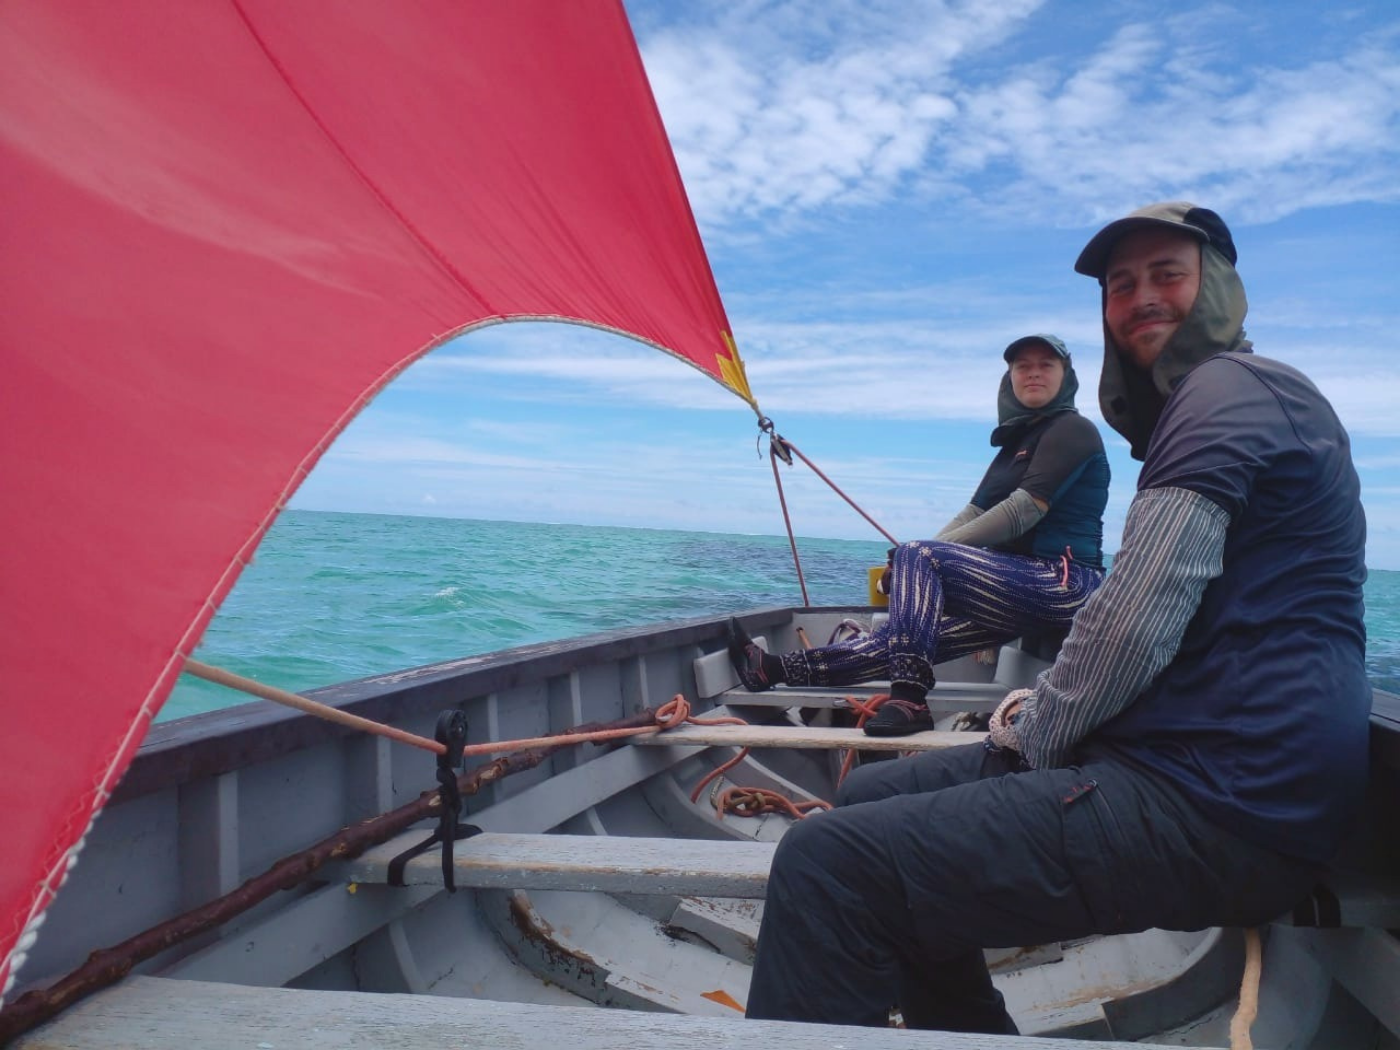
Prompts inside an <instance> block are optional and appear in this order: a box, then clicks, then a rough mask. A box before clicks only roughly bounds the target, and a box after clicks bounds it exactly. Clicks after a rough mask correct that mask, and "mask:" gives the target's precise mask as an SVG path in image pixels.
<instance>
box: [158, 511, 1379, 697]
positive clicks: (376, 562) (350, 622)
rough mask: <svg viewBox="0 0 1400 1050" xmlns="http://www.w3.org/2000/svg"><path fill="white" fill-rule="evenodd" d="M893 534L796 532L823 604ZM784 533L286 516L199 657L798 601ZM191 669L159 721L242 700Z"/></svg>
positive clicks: (258, 673) (399, 655)
mask: <svg viewBox="0 0 1400 1050" xmlns="http://www.w3.org/2000/svg"><path fill="white" fill-rule="evenodd" d="M887 547H888V544H886V543H885V542H884V541H883V540H879V539H877V540H874V541H852V540H811V539H799V541H798V549H799V552H800V553H801V555H802V569H803V574H804V576H805V577H806V581H807V589H808V593H809V595H810V598H811V601H812V604H814V605H860V604H864V603H865V601H866V569H867V567H869V566H872V565H877V564H882V563H883V562H884V560H885V550H886V548H887ZM801 603H802V593H801V590H800V588H799V587H798V583H797V577H796V573H795V572H794V570H793V565H792V554H791V551H790V549H789V547H788V541H787V538H786V537H784V536H737V535H728V534H720V533H707V532H674V531H665V530H657V529H630V528H608V527H598V526H584V525H546V524H522V523H518V522H503V521H464V520H458V519H448V518H423V517H395V516H390V515H379V514H337V513H324V512H317V511H298V510H291V511H287V512H285V513H284V514H283V515H282V516H281V517H280V518H279V519H278V521H277V522H276V524H275V525H274V526H273V528H272V529H271V531H270V532H269V533H268V536H267V538H266V539H265V540H264V541H263V544H262V546H261V547H260V548H259V549H258V553H257V557H256V560H255V561H254V563H253V564H252V565H251V566H249V567H248V568H247V569H246V570H244V572H243V575H242V577H241V578H240V579H239V581H238V584H237V585H236V586H235V588H234V590H233V593H232V594H230V595H229V597H228V598H227V599H226V600H225V602H224V604H223V606H222V607H221V608H220V610H219V613H218V614H217V615H216V616H215V618H214V621H213V622H212V623H211V624H210V626H209V629H208V631H207V632H206V633H205V636H204V639H203V641H202V643H201V645H200V646H199V648H198V649H197V650H196V652H195V656H196V657H197V658H198V659H200V660H203V661H205V662H206V663H211V664H214V665H215V666H218V667H223V668H226V669H227V670H230V671H234V672H236V673H238V674H242V675H246V676H248V677H250V678H255V679H258V680H259V681H262V682H266V683H267V684H269V685H275V686H279V687H281V688H283V689H290V690H292V691H302V690H306V689H311V688H314V687H316V686H322V685H330V684H332V683H334V682H342V681H346V680H349V679H353V678H362V677H364V676H366V675H373V674H381V673H385V672H389V671H397V670H402V669H403V668H406V667H416V666H419V665H422V664H428V663H434V662H437V661H439V660H450V659H454V658H456V657H460V656H470V655H473V654H476V653H483V652H490V651H491V650H494V649H504V648H509V647H511V646H515V645H526V644H528V643H531V642H541V641H551V640H555V639H559V638H568V637H572V636H575V635H581V634H589V633H592V632H595V631H607V630H613V629H616V628H620V627H630V626H637V625H642V624H650V623H657V622H660V621H663V620H674V619H684V618H687V617H693V616H707V615H718V614H721V613H727V612H733V611H735V610H741V609H750V608H757V607H760V606H768V605H800V604H801ZM1366 626H1367V631H1368V634H1369V637H1370V640H1369V643H1368V646H1367V669H1368V671H1369V673H1370V676H1371V680H1372V681H1373V682H1374V684H1375V685H1376V686H1378V687H1379V688H1382V689H1386V690H1389V691H1391V692H1400V572H1378V571H1373V572H1372V573H1371V578H1370V580H1369V581H1368V583H1367V587H1366ZM249 699H250V698H248V697H246V696H244V695H243V694H241V693H236V692H232V691H229V690H227V689H224V688H222V687H220V686H217V685H213V684H211V683H208V682H204V681H201V680H198V679H194V678H191V677H190V676H188V675H185V676H182V677H181V679H180V681H179V683H178V684H177V685H176V687H175V690H174V692H173V693H172V694H171V696H170V699H169V700H168V701H167V702H166V704H165V707H164V708H163V709H162V710H161V713H160V716H159V717H160V720H167V719H171V718H178V717H181V716H184V715H190V714H197V713H199V712H202V711H211V710H215V709H217V708H220V707H226V706H230V705H233V704H239V703H245V702H248V700H249Z"/></svg>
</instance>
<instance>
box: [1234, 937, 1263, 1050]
mask: <svg viewBox="0 0 1400 1050" xmlns="http://www.w3.org/2000/svg"><path fill="white" fill-rule="evenodd" d="M1262 969H1263V948H1262V946H1261V945H1260V943H1259V931H1258V930H1256V929H1254V928H1253V927H1250V928H1249V929H1247V930H1245V931H1244V976H1243V977H1242V978H1241V980H1240V1005H1239V1006H1238V1007H1237V1008H1236V1010H1235V1016H1234V1017H1232V1018H1230V1050H1254V1040H1253V1039H1251V1038H1250V1036H1249V1030H1250V1028H1251V1027H1252V1026H1253V1025H1254V1019H1255V1018H1256V1017H1257V1016H1259V974H1260V971H1261V970H1262Z"/></svg>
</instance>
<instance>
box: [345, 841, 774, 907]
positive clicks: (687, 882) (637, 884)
mask: <svg viewBox="0 0 1400 1050" xmlns="http://www.w3.org/2000/svg"><path fill="white" fill-rule="evenodd" d="M422 838H423V834H422V832H419V831H415V832H411V833H408V834H405V835H401V836H399V837H398V838H396V839H394V840H393V841H391V842H387V843H385V844H384V845H382V846H379V847H376V848H375V849H373V850H369V851H367V852H366V853H364V854H362V855H361V856H360V857H358V858H356V859H355V860H352V861H346V862H345V864H344V865H343V868H342V871H343V873H344V877H345V878H346V880H347V881H350V882H363V883H382V882H384V881H385V880H386V873H387V871H388V867H389V861H390V860H392V859H393V858H394V857H395V856H397V855H398V854H399V853H401V852H402V851H403V850H404V849H406V848H408V847H409V846H411V845H413V844H415V843H416V842H419V841H421V840H422ZM774 848H775V847H774V844H773V843H771V842H739V841H730V840H721V841H715V840H710V839H671V838H658V839H653V838H631V837H628V836H624V835H509V834H499V833H493V832H484V833H482V834H480V835H474V836H473V837H471V838H469V839H463V840H461V841H460V842H455V843H453V850H452V855H453V861H454V863H453V872H454V875H455V878H456V882H457V885H458V886H460V887H470V888H475V889H516V890H581V891H596V892H602V893H648V894H663V895H668V896H677V897H742V898H748V899H751V900H757V899H761V898H762V897H763V894H764V891H765V890H766V889H767V886H768V869H769V867H770V866H771V864H772V862H773V850H774ZM441 883H442V859H441V852H440V851H439V849H438V848H437V847H434V848H433V849H432V850H430V851H428V852H427V853H424V854H422V855H421V856H418V857H415V858H413V859H412V860H410V861H409V862H408V864H407V865H405V867H404V884H405V885H408V886H429V885H441Z"/></svg>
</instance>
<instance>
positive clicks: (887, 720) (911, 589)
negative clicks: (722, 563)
mask: <svg viewBox="0 0 1400 1050" xmlns="http://www.w3.org/2000/svg"><path fill="white" fill-rule="evenodd" d="M1002 356H1003V357H1004V358H1005V359H1006V362H1007V372H1006V375H1005V376H1003V377H1002V381H1001V389H1000V391H999V393H998V395H997V416H998V425H997V427H996V429H995V430H993V431H992V444H993V445H995V446H999V447H1000V449H1001V451H999V452H998V453H997V455H996V457H995V458H994V459H993V460H992V464H991V466H990V467H988V468H987V473H986V476H985V477H983V479H982V484H981V485H980V486H978V489H977V492H976V493H975V494H974V495H973V497H972V502H971V503H969V504H968V505H967V506H966V507H964V508H963V509H962V510H961V511H959V512H958V514H957V515H956V516H955V517H954V518H953V520H952V521H950V522H948V524H947V525H945V526H944V527H943V530H942V531H941V532H939V533H938V536H937V537H936V538H934V539H932V540H916V541H915V542H913V543H904V544H901V545H899V546H898V547H896V548H894V549H893V550H892V551H891V552H890V553H891V563H890V568H889V569H888V570H887V571H886V577H885V582H886V587H885V589H886V590H887V592H888V593H889V595H890V610H889V619H888V620H887V621H886V622H885V623H884V624H882V625H881V626H880V627H879V628H878V629H877V630H876V631H875V632H874V633H872V634H870V635H866V636H864V637H861V638H857V639H854V640H852V641H848V642H841V643H838V644H835V645H828V646H823V647H821V648H817V649H805V650H798V651H796V652H790V653H783V654H781V655H774V654H770V653H766V652H764V651H763V650H762V649H760V648H759V647H758V646H757V645H756V644H754V643H753V642H752V641H750V639H749V637H748V635H747V634H745V632H744V630H743V628H742V627H741V626H740V625H739V623H738V621H737V620H731V621H730V641H729V656H730V659H731V660H732V661H733V662H734V667H735V669H736V670H737V671H738V673H739V678H740V680H741V681H742V682H743V683H744V686H745V687H746V688H747V689H749V690H750V691H751V692H761V691H763V690H765V689H770V688H772V686H773V685H775V684H777V683H779V682H785V683H787V684H790V685H817V686H842V685H851V684H853V683H855V682H866V681H871V680H875V679H881V678H888V679H889V681H890V699H889V700H887V701H886V702H885V704H884V705H883V706H882V707H881V708H880V710H879V712H878V713H877V714H876V715H875V717H873V718H872V719H870V720H869V721H868V722H867V723H866V725H865V731H866V733H868V734H870V735H871V736H904V735H907V734H909V733H915V732H918V731H919V730H923V729H931V728H933V715H932V714H931V713H930V712H929V709H928V706H927V705H926V704H925V703H924V697H925V696H926V695H927V694H928V691H929V689H930V688H932V686H933V684H934V676H933V668H934V665H935V664H938V663H942V662H943V661H945V660H952V659H954V658H955V657H958V656H965V655H967V654H969V653H974V652H977V651H978V650H981V649H987V648H990V647H993V646H998V645H1001V644H1003V643H1004V642H1008V641H1010V640H1011V639H1013V638H1017V637H1020V636H1021V635H1023V634H1027V633H1030V632H1037V631H1045V630H1051V629H1061V630H1062V629H1066V628H1068V627H1069V624H1070V620H1071V619H1073V617H1074V614H1075V612H1076V611H1077V610H1078V609H1079V607H1080V606H1081V605H1083V604H1084V602H1085V600H1086V599H1087V598H1088V597H1089V595H1090V594H1092V593H1093V592H1094V590H1095V588H1097V587H1098V585H1099V584H1100V583H1101V582H1102V580H1103V556H1102V549H1101V548H1102V543H1103V509H1104V505H1105V504H1106V503H1107V502H1108V478H1109V472H1108V459H1107V458H1106V457H1105V455H1104V449H1103V441H1102V439H1101V438H1100V437H1099V432H1098V429H1097V428H1096V427H1095V426H1094V424H1093V423H1091V422H1089V421H1088V420H1087V419H1085V418H1084V417H1083V416H1081V415H1080V414H1079V412H1078V411H1077V410H1076V409H1075V407H1074V395H1075V392H1076V391H1077V390H1078V389H1079V380H1078V379H1077V378H1076V376H1075V374H1074V367H1073V364H1072V362H1071V360H1070V355H1069V351H1068V350H1066V349H1065V344H1064V343H1062V342H1061V341H1060V340H1059V339H1057V338H1055V336H1053V335H1030V336H1025V337H1024V338H1021V339H1017V340H1016V341H1015V342H1013V343H1012V344H1011V345H1010V346H1008V347H1007V348H1006V350H1005V352H1004V353H1003V355H1002Z"/></svg>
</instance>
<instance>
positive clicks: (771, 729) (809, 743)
mask: <svg viewBox="0 0 1400 1050" xmlns="http://www.w3.org/2000/svg"><path fill="white" fill-rule="evenodd" d="M701 717H704V716H703V715H702V716H701ZM985 736H986V734H984V733H949V732H942V731H939V730H934V729H930V730H927V731H925V732H922V733H914V734H912V735H910V736H898V737H891V736H866V735H865V732H864V731H863V730H860V729H834V728H830V727H827V728H822V727H818V726H732V725H730V726H725V725H721V726H705V725H683V726H677V727H676V728H675V729H668V730H666V731H665V732H664V733H657V734H655V735H654V736H638V737H632V738H631V742H632V743H634V744H637V745H639V746H642V747H666V746H668V745H677V744H679V745H684V746H690V747H792V748H809V749H810V748H817V749H825V750H831V749H833V748H842V749H845V750H854V751H937V750H940V749H942V748H946V747H958V746H960V745H962V744H976V743H980V742H981V741H982V740H983V739H984V738H985Z"/></svg>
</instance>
